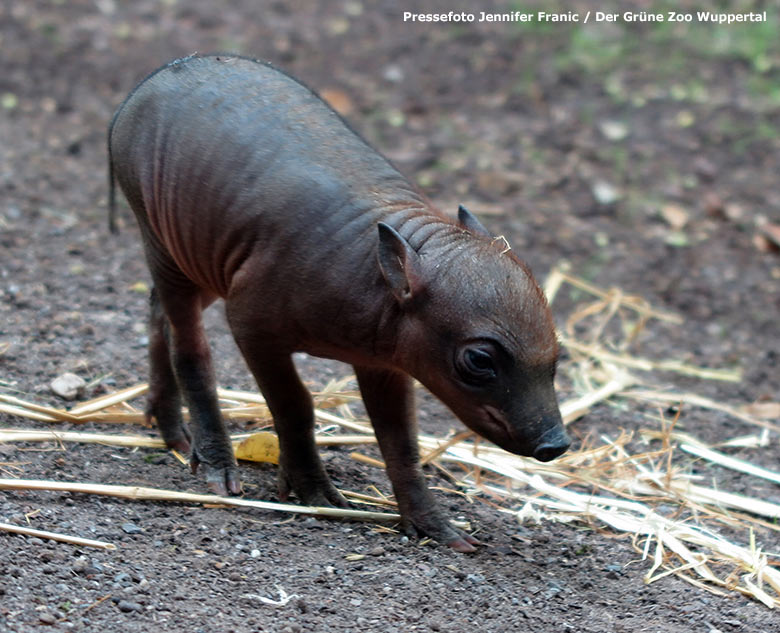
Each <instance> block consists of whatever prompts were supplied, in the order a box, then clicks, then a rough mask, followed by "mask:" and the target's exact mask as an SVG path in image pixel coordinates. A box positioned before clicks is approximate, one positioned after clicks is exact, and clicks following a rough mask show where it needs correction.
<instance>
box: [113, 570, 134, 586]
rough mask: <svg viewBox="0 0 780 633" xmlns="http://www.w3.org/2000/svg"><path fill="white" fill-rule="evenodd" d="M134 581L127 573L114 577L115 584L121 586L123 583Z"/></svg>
mask: <svg viewBox="0 0 780 633" xmlns="http://www.w3.org/2000/svg"><path fill="white" fill-rule="evenodd" d="M131 580H132V578H131V577H130V574H127V573H125V572H120V573H118V574H117V575H116V576H114V582H115V583H117V584H119V585H121V584H123V583H128V582H130V581H131Z"/></svg>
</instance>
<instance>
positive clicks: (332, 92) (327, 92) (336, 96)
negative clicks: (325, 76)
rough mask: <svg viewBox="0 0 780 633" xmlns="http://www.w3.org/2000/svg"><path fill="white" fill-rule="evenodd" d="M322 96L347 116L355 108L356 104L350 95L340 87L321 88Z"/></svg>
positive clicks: (331, 105) (337, 110)
mask: <svg viewBox="0 0 780 633" xmlns="http://www.w3.org/2000/svg"><path fill="white" fill-rule="evenodd" d="M320 97H322V98H323V99H324V100H325V101H326V102H327V103H328V105H329V106H330V107H331V108H333V109H334V110H335V111H336V112H338V113H339V114H341V115H342V116H347V115H348V114H351V113H352V112H353V111H354V110H355V106H354V105H353V103H352V99H350V97H349V95H348V94H347V93H346V92H344V91H343V90H339V89H338V88H324V89H323V90H320Z"/></svg>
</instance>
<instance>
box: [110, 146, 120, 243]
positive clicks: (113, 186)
mask: <svg viewBox="0 0 780 633" xmlns="http://www.w3.org/2000/svg"><path fill="white" fill-rule="evenodd" d="M108 230H109V231H111V233H113V234H114V235H117V234H118V233H119V227H118V226H117V223H116V182H115V181H114V161H113V160H111V142H110V141H109V145H108Z"/></svg>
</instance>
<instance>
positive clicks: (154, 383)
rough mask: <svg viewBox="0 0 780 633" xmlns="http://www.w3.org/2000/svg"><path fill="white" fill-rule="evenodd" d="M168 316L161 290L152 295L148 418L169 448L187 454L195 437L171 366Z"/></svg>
mask: <svg viewBox="0 0 780 633" xmlns="http://www.w3.org/2000/svg"><path fill="white" fill-rule="evenodd" d="M169 332H170V327H169V325H168V318H167V317H166V316H165V313H164V312H163V310H162V306H161V305H160V298H159V297H158V295H157V290H156V289H155V288H152V294H151V296H150V297H149V395H148V397H147V402H146V419H147V421H151V419H152V418H154V419H155V420H156V422H157V427H158V428H159V429H160V435H162V437H163V440H165V445H166V446H167V447H168V448H172V449H175V450H177V451H179V452H180V453H184V454H185V455H186V454H188V453H189V452H190V447H191V444H192V438H191V437H190V433H189V431H188V430H187V428H186V427H185V426H184V424H183V421H182V415H181V391H180V390H179V385H178V384H177V382H176V375H175V374H174V372H173V366H172V365H171V352H170V347H169V345H168V338H169V336H170V334H169Z"/></svg>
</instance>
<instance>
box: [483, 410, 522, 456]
mask: <svg viewBox="0 0 780 633" xmlns="http://www.w3.org/2000/svg"><path fill="white" fill-rule="evenodd" d="M483 411H484V412H485V413H486V414H487V415H485V416H484V418H483V422H484V425H485V436H486V437H487V439H489V440H491V441H492V442H495V443H496V444H498V445H499V446H500V447H501V448H503V449H504V450H507V451H510V452H512V453H518V452H519V451H518V446H519V443H518V442H517V440H516V439H515V438H514V436H513V434H512V429H511V427H510V426H509V421H508V420H507V419H506V416H504V414H503V413H501V411H499V410H498V409H496V408H494V407H491V406H485V407H483ZM521 454H522V453H521Z"/></svg>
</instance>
